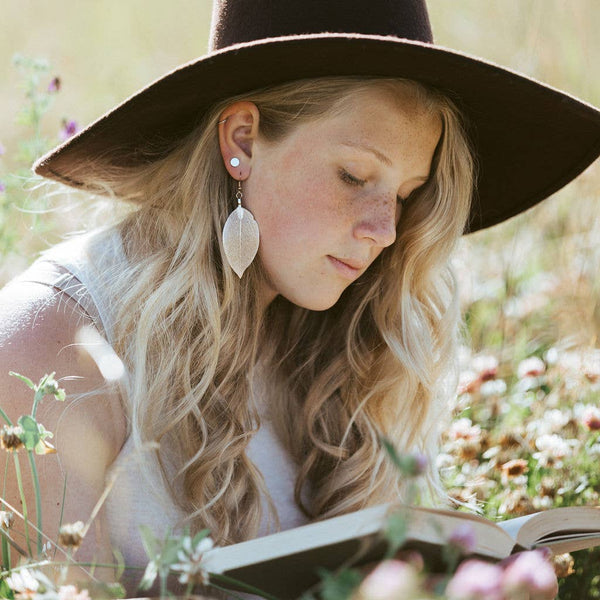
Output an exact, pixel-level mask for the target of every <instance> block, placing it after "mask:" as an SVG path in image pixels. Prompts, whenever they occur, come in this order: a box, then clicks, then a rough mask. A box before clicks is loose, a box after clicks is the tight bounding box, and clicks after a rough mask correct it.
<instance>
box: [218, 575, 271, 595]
mask: <svg viewBox="0 0 600 600" xmlns="http://www.w3.org/2000/svg"><path fill="white" fill-rule="evenodd" d="M209 580H210V585H212V586H213V587H215V588H217V589H218V590H220V589H224V588H221V587H220V586H218V585H215V584H214V583H213V580H216V581H220V582H221V583H225V584H227V583H229V584H231V585H235V586H237V587H239V588H242V590H243V591H244V592H249V593H250V594H256V595H257V596H261V597H262V598H265V599H266V600H280V599H279V598H278V597H277V596H272V595H271V594H268V593H267V592H263V591H262V590H260V589H259V588H256V587H254V586H252V585H248V584H247V583H242V582H241V581H238V580H237V579H234V578H233V577H228V576H227V575H221V574H216V573H209ZM227 591H229V592H230V593H231V591H230V590H227Z"/></svg>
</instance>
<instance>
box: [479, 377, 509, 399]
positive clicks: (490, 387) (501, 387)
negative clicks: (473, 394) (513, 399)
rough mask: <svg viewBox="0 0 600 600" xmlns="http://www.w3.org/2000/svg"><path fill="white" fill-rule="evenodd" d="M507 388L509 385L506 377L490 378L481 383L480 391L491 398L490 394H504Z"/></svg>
mask: <svg viewBox="0 0 600 600" xmlns="http://www.w3.org/2000/svg"><path fill="white" fill-rule="evenodd" d="M506 390H507V387H506V382H505V381H504V379H490V380H489V381H485V382H484V383H482V384H481V388H479V393H480V394H481V395H482V396H484V397H486V398H489V397H490V396H502V394H505V393H506Z"/></svg>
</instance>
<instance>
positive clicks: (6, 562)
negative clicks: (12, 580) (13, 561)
mask: <svg viewBox="0 0 600 600" xmlns="http://www.w3.org/2000/svg"><path fill="white" fill-rule="evenodd" d="M0 535H2V568H3V569H4V570H5V571H8V570H9V569H10V548H9V547H8V540H7V539H6V534H5V533H4V532H2V533H1V534H0Z"/></svg>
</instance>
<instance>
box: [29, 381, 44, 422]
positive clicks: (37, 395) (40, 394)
mask: <svg viewBox="0 0 600 600" xmlns="http://www.w3.org/2000/svg"><path fill="white" fill-rule="evenodd" d="M43 397H44V394H43V392H42V389H41V388H37V389H36V390H35V396H34V397H33V407H32V408H31V416H32V417H33V418H34V419H35V413H36V412H37V407H38V404H39V403H40V402H41V400H42V398H43Z"/></svg>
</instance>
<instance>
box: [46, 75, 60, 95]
mask: <svg viewBox="0 0 600 600" xmlns="http://www.w3.org/2000/svg"><path fill="white" fill-rule="evenodd" d="M60 84H61V82H60V77H54V79H52V81H51V82H50V84H49V85H48V93H49V94H56V92H59V91H60Z"/></svg>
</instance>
